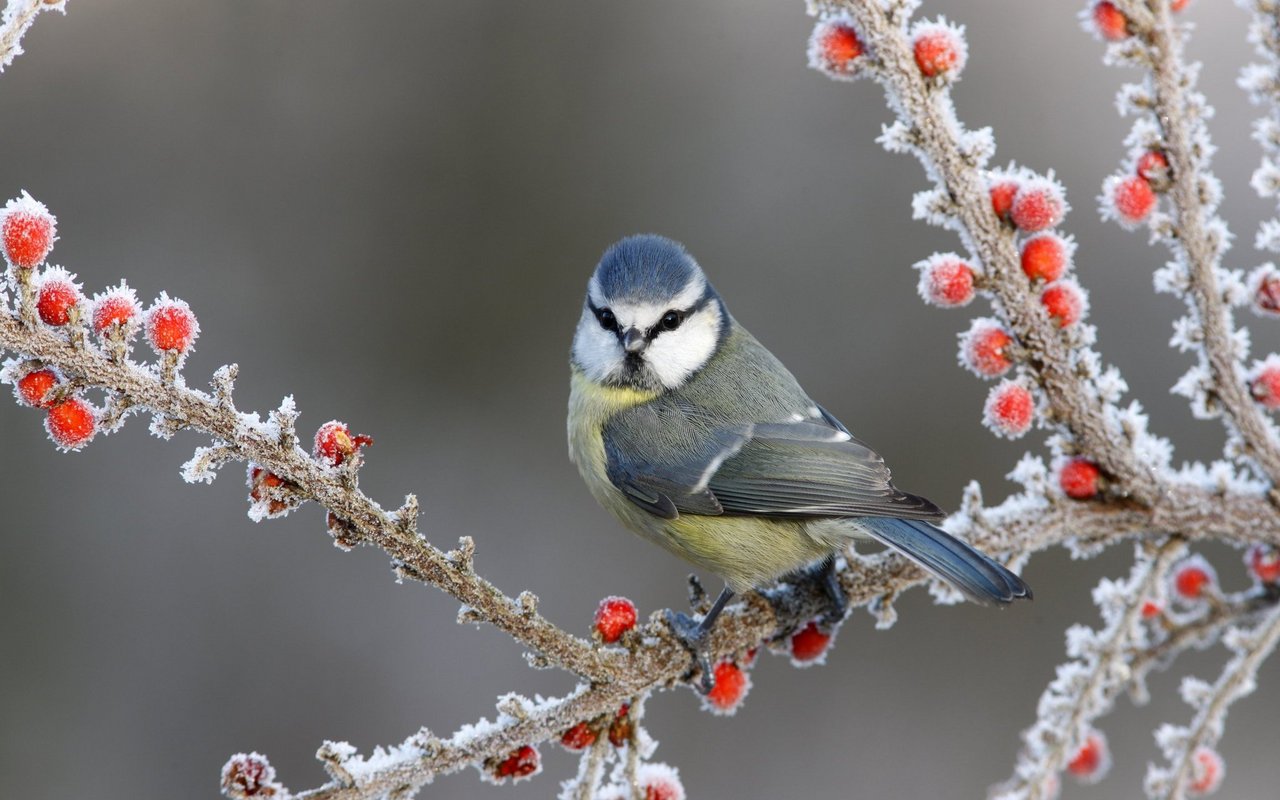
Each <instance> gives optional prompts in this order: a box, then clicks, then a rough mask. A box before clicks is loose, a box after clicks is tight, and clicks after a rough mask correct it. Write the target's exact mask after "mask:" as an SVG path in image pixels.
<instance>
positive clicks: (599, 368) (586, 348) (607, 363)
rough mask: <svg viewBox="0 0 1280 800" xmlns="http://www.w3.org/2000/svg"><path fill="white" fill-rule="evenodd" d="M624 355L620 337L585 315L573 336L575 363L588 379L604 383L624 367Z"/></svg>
mask: <svg viewBox="0 0 1280 800" xmlns="http://www.w3.org/2000/svg"><path fill="white" fill-rule="evenodd" d="M588 313H590V312H588ZM623 358H624V354H623V352H622V347H621V346H620V345H619V344H618V337H616V336H614V335H613V334H612V333H610V332H609V331H606V330H605V329H604V328H601V327H600V325H599V324H598V323H597V322H596V321H595V317H588V316H587V314H583V317H582V321H581V322H579V323H578V331H577V333H575V334H574V336H573V361H574V363H575V364H577V365H578V368H579V369H581V370H582V371H583V372H584V373H585V374H586V376H587V377H588V378H591V379H592V380H594V381H596V382H602V381H604V380H605V379H606V378H608V377H609V376H610V375H612V374H615V373H616V372H617V370H618V369H619V368H620V367H621V366H622V361H623Z"/></svg>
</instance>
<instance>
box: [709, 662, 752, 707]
mask: <svg viewBox="0 0 1280 800" xmlns="http://www.w3.org/2000/svg"><path fill="white" fill-rule="evenodd" d="M711 674H712V678H713V679H714V680H715V685H714V686H712V687H711V691H709V692H707V693H706V695H705V696H704V697H703V698H702V707H703V708H705V709H707V710H708V711H710V712H711V713H713V714H717V715H722V716H727V715H729V714H733V713H734V712H736V711H737V710H738V708H739V707H740V706H741V705H742V701H743V700H745V699H746V697H747V692H748V691H749V690H750V689H751V677H750V676H749V675H747V673H746V672H744V671H743V669H742V667H739V666H738V665H737V664H735V663H733V662H732V661H721V662H720V663H719V664H716V666H715V669H713V670H712V673H711Z"/></svg>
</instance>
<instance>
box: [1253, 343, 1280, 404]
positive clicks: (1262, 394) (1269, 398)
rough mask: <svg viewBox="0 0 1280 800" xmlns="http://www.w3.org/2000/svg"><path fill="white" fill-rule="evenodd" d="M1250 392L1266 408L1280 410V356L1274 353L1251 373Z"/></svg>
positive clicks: (1259, 363) (1258, 364) (1255, 366)
mask: <svg viewBox="0 0 1280 800" xmlns="http://www.w3.org/2000/svg"><path fill="white" fill-rule="evenodd" d="M1249 391H1250V392H1251V393H1252V394H1253V399H1254V400H1257V401H1258V402H1259V403H1261V404H1262V406H1263V407H1264V408H1267V409H1269V410H1273V411H1274V410H1275V409H1277V408H1280V356H1277V355H1275V354H1274V353H1273V354H1271V355H1269V356H1267V357H1266V359H1265V360H1263V361H1260V362H1258V363H1257V364H1255V365H1254V367H1253V369H1251V370H1250V371H1249Z"/></svg>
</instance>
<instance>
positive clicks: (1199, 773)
mask: <svg viewBox="0 0 1280 800" xmlns="http://www.w3.org/2000/svg"><path fill="white" fill-rule="evenodd" d="M1226 772H1227V765H1226V764H1224V763H1223V761H1222V756H1220V755H1218V753H1217V752H1216V751H1214V750H1210V749H1209V748H1207V747H1204V746H1203V745H1202V746H1200V747H1197V748H1196V751H1195V752H1194V753H1192V754H1191V780H1190V782H1189V783H1188V784H1187V793H1188V794H1190V795H1191V796H1192V797H1205V796H1206V795H1211V794H1213V793H1214V792H1216V791H1218V787H1220V786H1222V779H1223V778H1224V777H1225V776H1226Z"/></svg>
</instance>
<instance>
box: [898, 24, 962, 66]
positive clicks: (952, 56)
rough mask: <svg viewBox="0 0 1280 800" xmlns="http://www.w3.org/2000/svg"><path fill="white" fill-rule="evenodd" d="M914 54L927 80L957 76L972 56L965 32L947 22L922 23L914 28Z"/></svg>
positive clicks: (912, 44) (912, 32) (917, 64)
mask: <svg viewBox="0 0 1280 800" xmlns="http://www.w3.org/2000/svg"><path fill="white" fill-rule="evenodd" d="M911 52H912V55H914V56H915V59H916V66H917V67H919V68H920V72H921V73H922V74H923V75H924V76H925V77H926V78H936V77H938V76H940V75H942V76H946V77H948V78H950V77H954V76H955V75H957V74H959V72H960V71H961V70H962V69H964V63H965V61H966V60H967V59H968V56H969V51H968V46H967V45H966V44H965V41H964V29H963V28H959V27H956V26H954V25H950V24H948V23H947V22H946V20H940V21H938V22H931V21H928V20H922V21H920V22H917V23H916V24H915V25H914V26H912V28H911Z"/></svg>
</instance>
